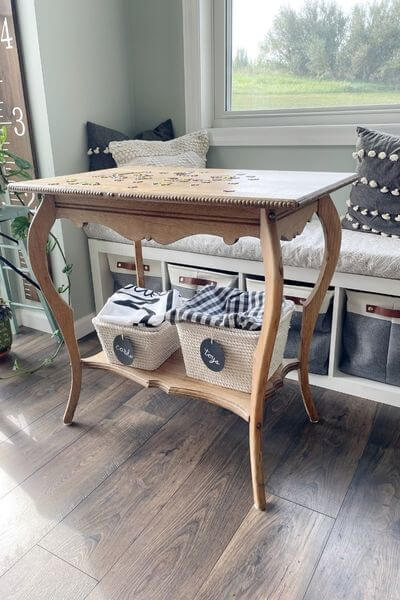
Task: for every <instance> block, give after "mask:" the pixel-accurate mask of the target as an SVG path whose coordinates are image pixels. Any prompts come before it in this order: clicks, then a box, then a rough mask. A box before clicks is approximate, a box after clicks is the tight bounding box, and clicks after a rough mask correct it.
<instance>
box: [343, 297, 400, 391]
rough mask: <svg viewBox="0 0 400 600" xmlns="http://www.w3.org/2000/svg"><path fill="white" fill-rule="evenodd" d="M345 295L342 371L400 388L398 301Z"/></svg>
mask: <svg viewBox="0 0 400 600" xmlns="http://www.w3.org/2000/svg"><path fill="white" fill-rule="evenodd" d="M346 295H347V305H346V312H345V317H344V322H343V334H342V356H341V362H340V369H341V371H343V372H344V373H348V374H349V375H356V376H357V377H364V378H366V379H372V380H373V381H381V382H382V383H389V384H391V385H398V386H400V298H396V297H393V296H381V295H378V294H370V293H367V292H353V291H349V290H347V291H346Z"/></svg>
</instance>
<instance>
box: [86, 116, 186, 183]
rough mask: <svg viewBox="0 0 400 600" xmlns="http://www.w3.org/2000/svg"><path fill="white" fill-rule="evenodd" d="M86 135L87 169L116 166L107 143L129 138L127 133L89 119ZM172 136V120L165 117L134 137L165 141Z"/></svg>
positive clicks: (172, 137) (96, 169)
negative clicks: (164, 119)
mask: <svg viewBox="0 0 400 600" xmlns="http://www.w3.org/2000/svg"><path fill="white" fill-rule="evenodd" d="M86 135H87V147H88V150H87V153H88V156H89V171H98V170H99V169H112V168H113V167H116V166H117V165H116V162H115V160H114V158H113V156H112V154H111V151H110V148H109V144H110V142H121V141H122V140H129V139H130V137H129V136H128V135H125V133H121V131H117V130H116V129H110V128H109V127H104V125H97V123H91V122H90V121H88V122H87V124H86ZM174 137H175V136H174V128H173V125H172V121H171V119H167V121H164V122H163V123H160V124H159V125H157V127H155V128H154V129H148V130H146V131H142V132H141V133H138V134H137V135H136V136H135V139H136V140H151V141H158V142H167V141H168V140H172V139H174Z"/></svg>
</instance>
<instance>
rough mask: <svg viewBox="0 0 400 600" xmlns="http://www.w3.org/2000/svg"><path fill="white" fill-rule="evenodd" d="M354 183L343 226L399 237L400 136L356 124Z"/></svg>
mask: <svg viewBox="0 0 400 600" xmlns="http://www.w3.org/2000/svg"><path fill="white" fill-rule="evenodd" d="M357 133H358V140H357V145H356V151H355V152H353V157H354V158H355V159H356V160H357V173H358V175H359V178H358V180H357V181H356V182H354V183H353V187H352V190H351V193H350V198H349V200H348V201H347V204H348V207H349V208H348V211H347V214H346V215H345V217H344V219H343V223H342V224H343V227H344V228H346V229H353V230H354V231H363V232H367V233H377V234H380V235H383V236H386V237H396V238H400V137H397V136H393V135H388V134H386V133H382V132H380V131H372V130H370V129H365V128H364V127H357Z"/></svg>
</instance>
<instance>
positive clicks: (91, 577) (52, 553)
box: [31, 544, 99, 585]
mask: <svg viewBox="0 0 400 600" xmlns="http://www.w3.org/2000/svg"><path fill="white" fill-rule="evenodd" d="M36 546H37V547H38V548H41V549H42V550H44V551H45V552H48V553H49V554H51V555H52V556H55V558H57V559H58V560H61V561H62V562H63V563H65V564H67V565H69V566H70V567H72V568H73V569H76V570H77V571H79V572H80V573H82V574H83V575H86V577H90V579H93V581H95V582H96V585H97V584H98V583H99V580H98V579H96V577H93V575H90V574H89V573H86V571H83V570H82V569H80V568H79V567H77V566H76V565H73V564H72V563H70V562H68V561H67V560H65V558H62V557H61V556H58V554H55V553H54V552H52V551H51V550H49V549H48V548H45V547H44V546H42V545H41V544H35V546H32V548H35V547H36ZM32 548H31V550H32Z"/></svg>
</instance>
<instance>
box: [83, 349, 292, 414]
mask: <svg viewBox="0 0 400 600" xmlns="http://www.w3.org/2000/svg"><path fill="white" fill-rule="evenodd" d="M82 363H83V365H84V366H86V367H89V368H94V369H106V370H108V371H113V372H114V373H117V374H118V375H121V376H122V377H127V378H128V379H132V380H133V381H135V382H136V383H139V384H140V385H142V386H144V387H159V388H161V389H162V390H164V391H165V392H167V393H168V394H176V395H183V396H193V397H195V398H201V399H203V400H207V402H211V403H213V404H217V405H218V406H222V407H223V408H226V409H228V410H230V411H231V412H233V413H235V414H237V415H238V416H239V417H241V418H242V419H244V420H245V421H249V419H250V394H248V393H246V392H240V391H238V390H232V389H229V388H225V387H220V386H217V385H214V384H211V383H207V382H206V381H199V380H198V379H192V377H188V376H187V375H186V373H185V366H184V363H183V358H182V354H181V352H180V351H178V352H175V354H173V355H172V356H171V357H170V358H169V359H168V360H167V361H165V362H164V363H163V364H162V365H161V367H159V368H158V369H156V370H155V371H145V370H143V369H135V368H133V367H125V366H123V365H116V364H112V363H110V362H108V360H107V357H106V355H105V354H104V352H99V353H98V354H96V355H94V356H90V357H88V358H83V359H82ZM296 366H297V361H290V362H286V363H285V364H284V365H282V367H281V369H279V370H278V371H277V372H276V373H275V374H274V375H273V377H271V379H270V380H269V382H268V384H267V389H266V395H270V394H271V393H273V392H274V391H275V390H276V389H277V388H279V387H280V386H281V385H282V383H283V379H284V377H285V375H286V374H287V373H288V372H289V371H291V370H293V369H295V368H296Z"/></svg>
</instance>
